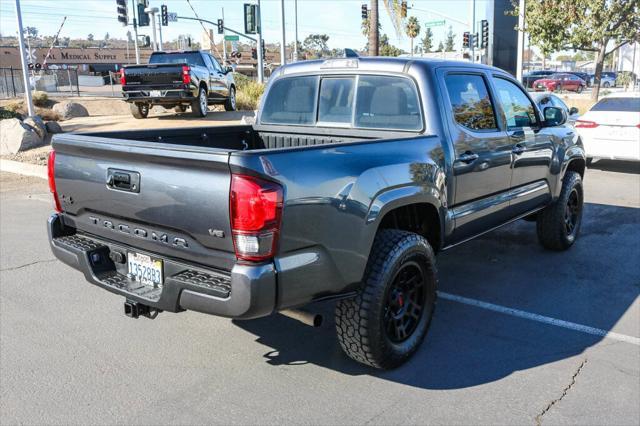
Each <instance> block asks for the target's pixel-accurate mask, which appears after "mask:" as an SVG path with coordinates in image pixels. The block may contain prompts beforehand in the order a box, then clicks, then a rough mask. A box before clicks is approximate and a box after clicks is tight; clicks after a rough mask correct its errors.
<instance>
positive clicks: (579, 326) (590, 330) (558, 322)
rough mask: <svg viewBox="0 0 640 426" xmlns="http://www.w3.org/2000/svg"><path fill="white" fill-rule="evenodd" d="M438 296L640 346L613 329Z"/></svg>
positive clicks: (466, 298)
mask: <svg viewBox="0 0 640 426" xmlns="http://www.w3.org/2000/svg"><path fill="white" fill-rule="evenodd" d="M438 297H440V298H441V299H445V300H451V301H453V302H458V303H464V304H465V305H470V306H475V307H477V308H482V309H488V310H490V311H494V312H499V313H501V314H507V315H511V316H514V317H518V318H524V319H528V320H531V321H537V322H541V323H544V324H548V325H554V326H556V327H562V328H567V329H569V330H574V331H579V332H581V333H586V334H592V335H594V336H601V337H605V338H607V339H613V340H618V341H620V342H625V343H631V344H632V345H636V346H640V337H634V336H627V335H626V334H620V333H614V332H612V331H607V330H603V329H601V328H594V327H589V326H587V325H582V324H576V323H575V322H569V321H564V320H559V319H556V318H551V317H547V316H544V315H539V314H534V313H532V312H527V311H521V310H520V309H513V308H509V307H506V306H501V305H495V304H493V303H488V302H483V301H481V300H476V299H470V298H468V297H463V296H458V295H456V294H451V293H445V292H442V291H439V292H438Z"/></svg>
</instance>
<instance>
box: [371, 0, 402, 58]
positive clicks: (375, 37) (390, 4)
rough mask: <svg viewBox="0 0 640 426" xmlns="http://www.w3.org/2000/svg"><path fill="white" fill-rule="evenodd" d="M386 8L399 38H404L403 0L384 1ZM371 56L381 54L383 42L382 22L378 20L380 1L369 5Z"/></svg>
mask: <svg viewBox="0 0 640 426" xmlns="http://www.w3.org/2000/svg"><path fill="white" fill-rule="evenodd" d="M382 2H383V3H384V7H385V9H386V10H387V14H388V15H389V18H390V19H391V23H392V24H393V28H394V30H395V32H396V35H397V36H399V37H400V36H402V23H403V21H404V19H403V18H402V14H401V13H400V12H401V9H402V1H401V0H382ZM369 9H370V11H369V56H377V55H378V53H379V52H380V47H381V42H380V40H379V38H380V37H379V35H380V30H379V28H380V20H379V19H378V0H370V3H369Z"/></svg>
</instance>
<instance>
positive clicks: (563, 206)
mask: <svg viewBox="0 0 640 426" xmlns="http://www.w3.org/2000/svg"><path fill="white" fill-rule="evenodd" d="M583 202H584V193H583V191H582V178H581V177H580V175H579V174H578V173H576V172H573V171H568V172H566V174H565V175H564V178H563V179H562V190H561V191H560V196H559V197H558V199H557V200H556V201H554V202H553V203H552V204H550V205H549V206H547V207H546V208H545V209H544V210H542V211H541V212H540V213H538V220H537V232H538V240H539V241H540V243H541V244H542V245H543V246H544V248H546V249H549V250H566V249H568V248H569V247H571V246H572V245H573V243H574V242H575V241H576V238H578V233H579V232H580V225H581V224H582V207H583Z"/></svg>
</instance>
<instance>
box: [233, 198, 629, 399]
mask: <svg viewBox="0 0 640 426" xmlns="http://www.w3.org/2000/svg"><path fill="white" fill-rule="evenodd" d="M638 225H640V209H635V208H630V207H617V206H610V205H601V204H586V205H585V215H584V220H583V225H582V226H583V227H582V232H581V237H580V239H579V240H578V242H577V243H576V245H575V246H574V247H572V249H571V250H569V251H567V252H549V251H545V250H544V249H542V247H541V246H540V245H539V244H538V243H537V239H536V233H535V223H531V222H525V221H519V222H517V223H514V224H511V225H508V226H506V227H503V228H501V229H499V230H496V231H494V232H492V233H490V234H487V235H485V236H483V237H480V238H478V239H476V240H474V241H471V242H469V243H467V244H464V245H461V246H459V247H456V248H453V249H451V250H449V251H445V252H443V253H440V254H439V255H438V267H439V276H440V283H439V291H441V292H446V293H449V294H455V295H459V296H464V297H467V298H473V299H476V300H481V301H485V302H490V303H493V304H497V305H502V306H506V307H510V308H516V309H520V310H523V311H527V312H531V313H535V314H539V315H545V316H548V317H552V318H556V319H560V320H564V321H570V322H574V323H578V324H583V325H587V326H590V327H595V328H599V329H603V330H611V328H612V327H613V326H614V325H615V324H616V323H618V321H619V320H620V318H621V317H622V316H623V314H625V312H626V311H627V310H628V308H629V307H630V306H631V304H632V303H633V302H634V300H635V299H636V298H637V297H638V296H639V295H640V264H639V263H638V262H637V259H638V258H640V244H638V240H639V238H640V231H639V230H640V227H639V226H638ZM626 259H628V261H625V260H626ZM333 307H334V303H333V302H323V303H317V304H315V305H312V306H310V307H309V308H310V309H313V310H314V311H317V312H320V313H322V314H323V315H324V318H325V324H324V325H323V326H322V327H320V328H319V329H313V328H311V327H308V326H305V325H303V324H301V323H299V322H297V321H295V320H292V319H289V318H287V317H284V316H281V315H273V316H271V317H268V318H262V319H258V320H252V321H234V324H236V325H237V326H238V327H240V328H242V329H244V330H245V331H247V332H249V333H252V334H254V335H256V336H257V339H256V341H257V342H258V343H260V344H262V345H265V346H266V347H268V348H269V349H268V350H267V352H266V353H265V354H264V358H265V360H266V362H267V363H268V364H270V365H273V366H281V365H288V366H295V365H300V364H308V363H312V364H315V365H318V366H321V367H325V368H330V369H332V370H336V371H339V372H341V373H344V374H347V375H363V374H366V375H373V376H376V377H379V378H381V379H385V380H390V381H393V382H398V383H402V384H406V385H409V386H414V387H419V388H425V389H457V388H465V387H470V386H476V385H480V384H484V383H489V382H493V381H496V380H499V379H501V378H504V377H506V376H509V375H510V374H512V373H514V372H517V371H520V370H526V369H530V368H534V367H537V366H540V365H544V364H547V363H552V362H555V361H558V360H562V359H565V358H570V357H572V356H575V355H578V354H580V353H582V352H584V351H585V350H586V349H588V348H589V347H591V346H593V345H595V344H596V343H598V342H599V341H600V340H602V337H600V336H595V335H591V334H585V333H582V332H577V331H573V330H569V329H565V328H561V327H557V326H551V325H547V324H543V323H540V322H536V321H532V320H529V319H522V318H518V317H514V316H509V315H505V314H502V313H497V312H493V311H489V310H485V309H481V308H477V307H473V306H468V305H464V304H460V303H457V302H452V301H449V300H444V299H443V298H439V300H438V304H437V308H436V311H435V315H434V317H433V321H432V323H431V329H430V331H429V333H428V335H427V337H426V339H425V341H424V343H423V344H422V346H421V347H420V349H419V350H418V352H417V353H416V354H415V355H414V357H413V358H412V359H411V360H410V361H409V362H407V363H406V364H405V365H403V366H401V367H400V368H398V369H396V370H392V371H378V370H375V369H372V368H368V367H366V366H362V365H360V364H358V363H356V362H355V361H352V360H351V359H349V358H347V356H346V355H344V354H343V353H342V351H341V349H340V346H339V344H338V342H337V339H336V337H335V332H334V321H333ZM636 322H637V321H634V320H633V319H631V320H628V321H626V324H622V325H619V326H618V327H617V328H616V331H617V332H619V333H623V334H627V335H632V336H635V337H638V336H639V334H638V333H639V332H640V330H638V326H637V324H635V323H636ZM625 325H626V326H627V327H626V328H624V326H625ZM612 342H613V341H612ZM622 344H625V345H626V344H628V343H622Z"/></svg>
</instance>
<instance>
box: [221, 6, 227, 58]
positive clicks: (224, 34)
mask: <svg viewBox="0 0 640 426" xmlns="http://www.w3.org/2000/svg"><path fill="white" fill-rule="evenodd" d="M222 23H223V24H224V7H223V8H222ZM222 62H223V65H225V66H226V64H227V29H226V28H225V27H224V25H222Z"/></svg>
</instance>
